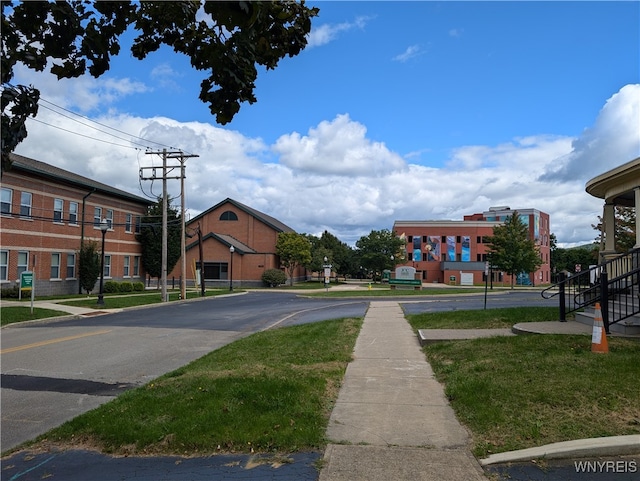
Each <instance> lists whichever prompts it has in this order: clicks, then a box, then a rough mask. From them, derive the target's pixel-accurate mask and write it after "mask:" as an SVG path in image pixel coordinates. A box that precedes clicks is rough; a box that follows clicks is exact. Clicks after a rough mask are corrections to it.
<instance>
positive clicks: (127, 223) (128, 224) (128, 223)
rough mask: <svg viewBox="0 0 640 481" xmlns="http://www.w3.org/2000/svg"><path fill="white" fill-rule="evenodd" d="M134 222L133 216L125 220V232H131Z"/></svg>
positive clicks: (126, 217) (130, 215)
mask: <svg viewBox="0 0 640 481" xmlns="http://www.w3.org/2000/svg"><path fill="white" fill-rule="evenodd" d="M132 220H133V214H127V215H126V216H125V220H124V231H125V232H131V223H132Z"/></svg>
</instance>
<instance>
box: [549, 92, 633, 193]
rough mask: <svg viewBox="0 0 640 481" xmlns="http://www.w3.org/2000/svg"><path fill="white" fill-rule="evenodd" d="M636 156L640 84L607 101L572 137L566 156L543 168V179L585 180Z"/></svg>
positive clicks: (559, 180) (617, 93) (560, 180)
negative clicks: (592, 120) (593, 121)
mask: <svg viewBox="0 0 640 481" xmlns="http://www.w3.org/2000/svg"><path fill="white" fill-rule="evenodd" d="M639 156H640V84H629V85H625V86H624V87H622V88H621V89H620V90H619V91H618V92H616V93H615V94H614V95H612V96H611V98H609V99H608V100H607V102H606V103H605V105H604V107H602V109H601V110H600V113H599V114H598V118H597V119H596V121H595V123H594V125H593V126H592V127H589V128H587V129H585V130H584V132H583V133H582V135H580V136H579V137H578V138H576V139H575V140H574V142H573V145H572V150H571V152H569V153H568V155H566V156H564V157H562V158H558V159H556V160H557V161H556V162H554V164H552V165H550V166H549V168H548V169H546V170H545V172H544V173H543V175H542V179H543V180H546V181H556V182H562V181H568V180H571V179H575V178H580V179H582V180H584V181H585V182H586V181H588V180H589V179H591V178H593V177H595V176H596V175H598V174H601V173H603V172H606V171H607V170H610V169H612V168H614V167H616V166H618V165H620V164H623V163H625V162H628V161H629V160H633V159H635V158H637V157H639Z"/></svg>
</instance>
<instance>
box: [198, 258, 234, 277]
mask: <svg viewBox="0 0 640 481" xmlns="http://www.w3.org/2000/svg"><path fill="white" fill-rule="evenodd" d="M199 268H200V262H199V261H197V262H196V269H199ZM228 274H229V265H228V264H227V263H226V262H205V263H204V278H205V279H207V280H208V279H223V280H224V279H228V278H229V277H228Z"/></svg>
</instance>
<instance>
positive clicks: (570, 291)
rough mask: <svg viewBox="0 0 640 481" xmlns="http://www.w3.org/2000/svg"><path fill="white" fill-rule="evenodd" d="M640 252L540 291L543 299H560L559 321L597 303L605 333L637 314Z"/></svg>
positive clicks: (633, 252) (615, 258)
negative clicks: (611, 327)
mask: <svg viewBox="0 0 640 481" xmlns="http://www.w3.org/2000/svg"><path fill="white" fill-rule="evenodd" d="M639 293H640V248H639V249H632V250H630V251H629V252H627V253H626V254H621V255H619V256H617V257H614V258H613V259H609V260H608V261H606V262H604V263H602V264H600V265H598V266H595V267H592V268H591V269H589V270H587V271H583V272H580V273H577V274H575V275H572V276H569V277H564V275H563V274H561V275H560V280H559V281H558V283H557V284H554V285H553V286H551V287H548V288H547V289H545V290H543V291H542V297H544V298H545V299H550V298H552V297H555V296H559V300H560V320H561V321H566V319H567V314H569V313H570V312H574V311H578V310H580V309H584V308H585V307H588V306H592V305H595V303H596V302H599V303H600V309H601V311H602V321H603V324H604V328H605V331H606V332H607V333H608V332H609V325H611V324H615V323H617V322H620V321H622V320H623V319H627V318H628V317H631V316H633V315H635V314H638V313H640V298H639V297H638V295H639Z"/></svg>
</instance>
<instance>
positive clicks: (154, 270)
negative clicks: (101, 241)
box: [136, 197, 182, 278]
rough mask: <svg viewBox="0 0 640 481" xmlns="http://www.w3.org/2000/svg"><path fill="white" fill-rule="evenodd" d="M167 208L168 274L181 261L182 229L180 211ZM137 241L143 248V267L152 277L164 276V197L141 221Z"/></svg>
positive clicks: (160, 198) (169, 204)
mask: <svg viewBox="0 0 640 481" xmlns="http://www.w3.org/2000/svg"><path fill="white" fill-rule="evenodd" d="M167 204H168V206H169V207H168V208H167V272H171V271H172V270H173V268H174V267H175V265H176V264H177V263H178V260H180V255H181V251H180V249H181V242H180V236H181V235H182V227H181V224H180V216H179V215H178V209H176V208H174V207H171V199H168V203H167ZM136 239H137V240H138V242H140V244H141V247H142V256H141V260H142V266H143V267H144V270H145V271H146V272H147V274H149V275H150V276H151V277H157V278H160V277H161V276H162V197H159V198H158V201H157V203H155V204H153V205H152V206H151V207H149V210H148V211H147V215H146V216H144V217H143V218H142V219H141V221H140V233H139V234H136Z"/></svg>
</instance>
